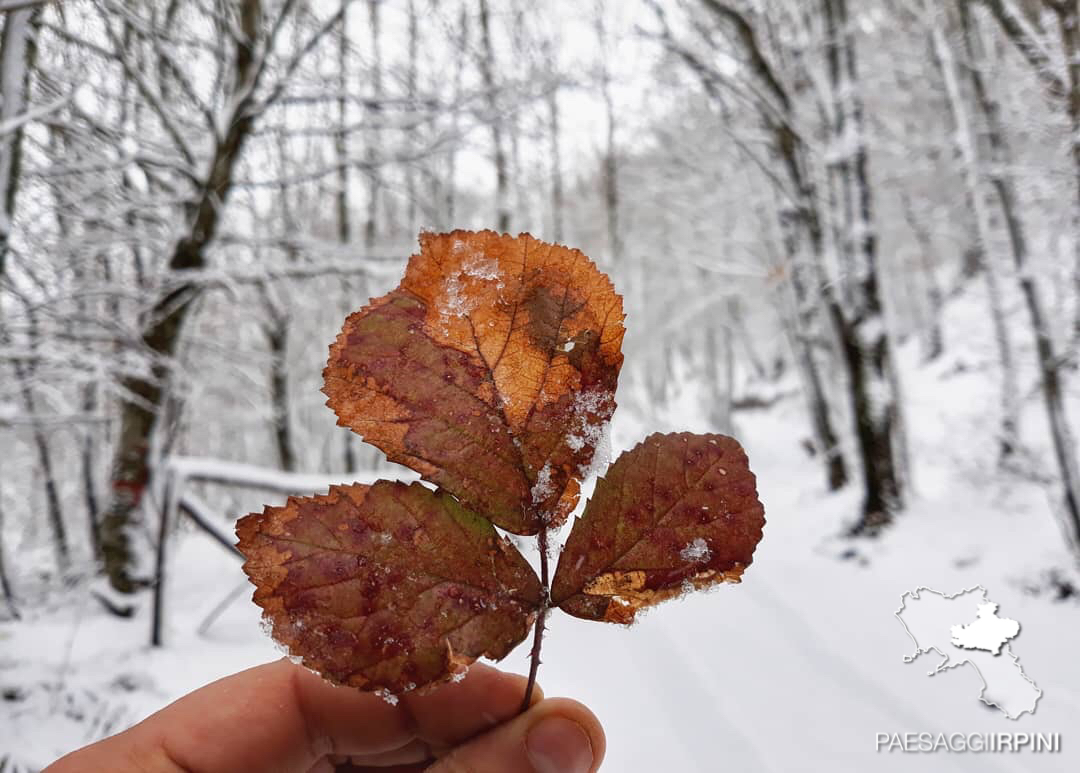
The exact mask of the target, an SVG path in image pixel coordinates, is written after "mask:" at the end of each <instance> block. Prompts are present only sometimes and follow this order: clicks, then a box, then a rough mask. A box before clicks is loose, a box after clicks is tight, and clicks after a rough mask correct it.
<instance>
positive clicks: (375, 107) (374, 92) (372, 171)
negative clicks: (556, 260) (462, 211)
mask: <svg viewBox="0 0 1080 773" xmlns="http://www.w3.org/2000/svg"><path fill="white" fill-rule="evenodd" d="M379 8H380V0H368V24H369V26H370V29H371V104H370V107H369V110H368V112H369V114H370V119H371V121H372V123H374V124H375V125H376V126H377V125H378V123H379V120H380V118H379V116H380V113H381V112H382V99H383V80H382V35H381V32H380V27H381V22H380V18H379ZM381 138H382V133H381V132H380V131H379V130H378V129H375V130H373V131H372V132H370V136H369V137H368V139H367V152H366V154H365V155H366V160H367V174H368V201H367V207H368V209H367V222H366V223H365V224H364V247H365V248H366V249H367V252H368V254H369V255H370V254H371V253H372V252H373V251H374V247H375V239H376V237H377V236H378V227H379V197H380V194H381V191H382V172H381V171H380V167H381V164H380V160H379V155H380V153H381V152H382V148H381V147H380V145H381ZM350 469H352V468H350Z"/></svg>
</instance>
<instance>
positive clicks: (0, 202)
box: [0, 6, 71, 573]
mask: <svg viewBox="0 0 1080 773" xmlns="http://www.w3.org/2000/svg"><path fill="white" fill-rule="evenodd" d="M40 10H41V9H40V7H39V6H33V7H29V8H23V9H19V10H15V11H11V12H10V13H8V14H7V15H6V17H5V19H4V30H3V34H2V37H0V122H5V123H6V122H8V121H12V120H14V119H16V118H17V117H18V116H19V115H21V114H23V113H24V112H26V110H27V108H28V103H29V100H28V96H27V93H28V91H29V85H30V72H31V70H32V69H33V67H34V61H35V59H36V52H37V46H36V35H37V29H36V25H37V17H38V14H39V13H40ZM22 138H23V131H22V128H21V127H20V128H16V129H15V130H14V131H12V132H11V133H10V134H9V135H8V136H7V137H5V138H3V139H2V141H0V186H2V187H0V277H2V276H3V274H4V269H5V262H6V261H5V258H6V257H7V253H8V250H9V247H8V242H9V239H10V236H11V225H12V222H13V221H14V219H15V208H16V200H17V198H18V194H19V182H20V173H21V167H22ZM26 311H27V315H28V317H29V319H30V330H29V336H30V341H29V348H30V349H31V350H32V351H36V350H37V348H38V345H39V340H38V333H37V325H36V322H35V317H34V311H33V309H32V308H31V307H30V306H27V309H26ZM5 337H6V336H5ZM14 367H15V377H16V378H17V379H18V380H19V384H20V390H19V391H20V393H21V396H22V401H23V408H24V409H25V410H26V413H27V415H28V416H30V417H31V419H32V421H31V435H32V437H33V441H34V447H35V449H36V451H37V455H38V465H39V466H40V468H41V474H42V482H43V486H44V489H45V503H46V508H47V511H48V512H47V514H48V521H49V527H50V530H51V532H52V543H53V550H54V551H55V553H56V565H57V568H58V569H59V571H60V572H61V573H64V572H66V571H67V570H68V569H69V568H70V566H71V554H70V550H69V548H68V541H67V531H66V528H65V526H64V517H63V512H62V510H61V507H60V495H59V490H58V487H57V482H56V476H55V474H54V472H53V466H52V456H51V454H50V449H49V438H48V437H47V435H46V431H45V427H44V426H43V425H42V424H41V422H40V421H38V419H37V417H38V415H39V414H38V410H37V401H36V399H35V397H34V391H33V384H32V381H33V377H34V365H33V362H32V361H31V362H22V361H20V360H15V361H14Z"/></svg>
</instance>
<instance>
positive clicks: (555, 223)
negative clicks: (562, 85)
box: [547, 88, 565, 243]
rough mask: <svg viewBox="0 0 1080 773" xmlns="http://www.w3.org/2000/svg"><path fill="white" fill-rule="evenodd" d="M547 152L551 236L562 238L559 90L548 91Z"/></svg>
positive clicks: (562, 199) (562, 202) (557, 238)
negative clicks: (549, 173) (549, 182)
mask: <svg viewBox="0 0 1080 773" xmlns="http://www.w3.org/2000/svg"><path fill="white" fill-rule="evenodd" d="M547 107H548V153H549V154H550V156H551V238H552V240H553V241H555V242H556V243H561V242H562V240H563V238H564V237H563V210H564V208H565V201H564V199H565V194H564V193H563V176H562V138H561V136H560V130H559V90H558V89H557V88H553V89H552V90H551V91H550V92H548V98H547Z"/></svg>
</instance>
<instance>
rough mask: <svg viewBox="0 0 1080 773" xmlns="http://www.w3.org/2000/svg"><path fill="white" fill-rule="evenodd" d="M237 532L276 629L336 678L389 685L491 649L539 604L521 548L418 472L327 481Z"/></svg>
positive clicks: (513, 638) (311, 664) (449, 668)
mask: <svg viewBox="0 0 1080 773" xmlns="http://www.w3.org/2000/svg"><path fill="white" fill-rule="evenodd" d="M236 533H237V536H238V537H239V548H240V551H241V552H242V553H243V554H244V555H245V556H246V557H247V561H246V562H245V563H244V571H245V572H246V573H247V575H248V577H249V578H250V579H251V581H252V583H254V584H255V586H256V590H255V596H254V600H255V603H256V604H258V605H259V606H260V607H262V609H263V617H264V618H265V619H266V620H267V621H268V622H269V623H270V626H271V628H272V633H273V636H274V639H275V640H276V641H277V642H278V643H280V644H282V645H284V646H285V647H287V648H288V650H289V652H290V653H291V654H292V655H294V656H297V657H300V658H301V659H302V660H303V663H304V665H305V666H307V667H308V668H311V669H313V670H315V671H318V672H319V673H320V674H322V675H323V676H324V677H326V678H327V679H329V680H331V681H333V682H335V683H338V684H346V685H351V686H354V687H359V688H362V689H365V690H386V691H388V692H391V693H395V694H397V693H401V692H406V691H408V690H411V689H415V688H418V687H422V686H424V685H426V684H430V683H433V682H439V681H441V680H444V679H447V678H449V677H450V676H451V675H453V674H454V673H456V672H460V671H461V670H462V669H463V668H464V667H466V666H467V665H468V664H469V663H472V662H473V661H474V660H475V659H476V658H478V657H481V656H484V657H488V658H492V659H494V660H499V659H501V658H502V657H504V656H505V655H506V654H507V653H509V652H510V650H512V649H513V648H514V647H515V646H516V645H517V644H518V643H519V642H520V641H521V640H522V639H523V638H525V636H526V635H527V633H528V630H529V627H530V626H531V625H532V622H533V620H534V618H535V614H536V610H537V608H538V607H539V605H540V600H541V588H540V582H539V580H538V579H537V577H536V574H535V573H534V572H533V570H532V568H531V567H530V566H529V565H528V563H527V562H526V561H525V559H524V558H523V557H522V555H521V554H520V553H519V552H518V551H517V550H516V549H515V548H514V547H513V546H512V545H511V544H510V543H509V542H508V541H507V540H506V539H505V538H503V537H500V536H499V535H498V534H497V533H496V532H495V529H494V528H492V526H491V524H490V523H489V522H488V521H487V520H485V519H483V518H481V517H479V516H477V515H475V514H474V513H472V512H470V511H468V510H466V509H465V508H463V507H462V506H461V505H460V504H459V503H458V502H457V501H456V500H455V499H454V498H453V497H452V496H450V495H449V494H447V493H446V492H432V491H431V490H430V489H428V488H427V487H425V486H424V485H422V484H420V483H413V484H411V485H406V484H404V483H392V482H389V481H379V482H378V483H375V484H374V485H372V486H365V485H361V484H353V485H350V486H332V487H331V488H330V492H329V493H328V494H325V495H322V496H314V497H304V498H290V499H289V501H288V503H287V504H286V505H285V506H284V507H267V508H265V509H264V510H263V512H262V513H257V514H252V515H249V516H247V517H245V518H242V519H240V521H239V522H238V523H237V527H236Z"/></svg>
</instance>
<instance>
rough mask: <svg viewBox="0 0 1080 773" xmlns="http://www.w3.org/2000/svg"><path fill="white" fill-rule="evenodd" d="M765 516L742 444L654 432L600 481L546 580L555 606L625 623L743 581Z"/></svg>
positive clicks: (711, 437)
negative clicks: (694, 593) (653, 608)
mask: <svg viewBox="0 0 1080 773" xmlns="http://www.w3.org/2000/svg"><path fill="white" fill-rule="evenodd" d="M764 525H765V510H764V508H763V507H762V505H761V502H760V501H759V500H758V496H757V490H756V487H755V480H754V474H753V473H752V472H750V467H749V463H748V461H747V458H746V454H745V452H744V451H743V449H742V447H741V446H740V445H739V443H738V442H737V441H736V440H734V439H733V438H730V437H727V436H725V435H694V434H690V433H685V432H684V433H679V434H670V435H662V434H655V435H650V436H649V437H648V438H646V439H645V440H644V441H643V442H641V443H639V444H638V445H637V446H635V447H634V448H632V449H631V450H629V451H627V452H626V453H624V454H622V455H621V456H620V457H619V458H618V459H617V460H616V461H615V463H614V464H612V465H611V467H610V468H608V471H607V473H606V474H605V475H604V477H603V478H601V479H600V480H598V481H597V483H596V491H595V492H594V494H593V496H592V498H591V499H590V500H589V502H588V503H587V504H586V506H585V512H584V514H583V515H582V516H581V517H580V518H578V519H576V520H575V522H574V526H573V529H572V530H571V532H570V537H569V538H568V539H567V541H566V546H565V547H564V549H563V552H562V554H561V556H560V557H559V566H558V568H557V569H556V571H555V577H554V579H553V581H552V587H551V599H552V603H553V604H555V605H558V606H559V607H561V608H562V609H563V610H565V611H566V612H568V613H570V614H572V615H575V616H576V617H582V618H585V619H587V620H602V621H606V622H616V623H629V622H632V621H633V619H634V614H635V612H636V611H637V610H638V609H641V608H642V607H647V606H650V605H652V604H656V603H659V602H660V601H664V600H665V599H669V598H672V597H674V596H678V595H680V594H682V593H683V592H685V591H688V590H693V589H695V588H704V587H707V586H710V585H714V584H716V583H721V582H739V580H740V578H741V576H742V573H743V570H744V569H745V568H746V567H747V566H748V565H749V564H750V561H751V560H752V559H753V555H754V548H755V547H756V546H757V543H758V541H759V540H760V539H761V534H762V528H763V527H764Z"/></svg>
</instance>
